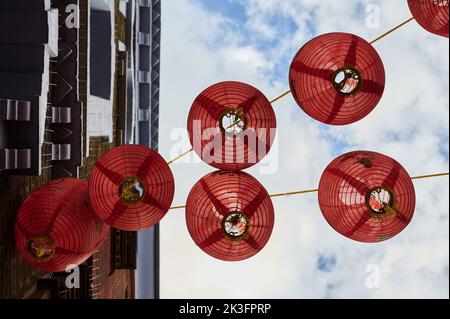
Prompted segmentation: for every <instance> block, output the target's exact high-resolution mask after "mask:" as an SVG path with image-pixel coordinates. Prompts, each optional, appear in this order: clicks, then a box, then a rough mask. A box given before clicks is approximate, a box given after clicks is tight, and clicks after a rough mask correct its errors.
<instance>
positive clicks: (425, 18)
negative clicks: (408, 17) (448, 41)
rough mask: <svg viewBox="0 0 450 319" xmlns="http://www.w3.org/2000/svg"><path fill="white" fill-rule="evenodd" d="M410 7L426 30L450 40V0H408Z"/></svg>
mask: <svg viewBox="0 0 450 319" xmlns="http://www.w3.org/2000/svg"><path fill="white" fill-rule="evenodd" d="M408 5H409V9H410V10H411V13H412V14H413V16H414V18H415V19H416V21H417V23H419V24H420V25H421V26H422V27H423V28H424V29H425V30H427V31H429V32H431V33H434V34H436V35H440V36H443V37H447V38H448V28H449V25H448V20H449V19H448V17H449V0H408Z"/></svg>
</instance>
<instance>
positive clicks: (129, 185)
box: [89, 145, 175, 231]
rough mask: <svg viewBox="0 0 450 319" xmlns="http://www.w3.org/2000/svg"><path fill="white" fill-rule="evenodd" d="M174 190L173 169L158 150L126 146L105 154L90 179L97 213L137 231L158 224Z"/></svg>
mask: <svg viewBox="0 0 450 319" xmlns="http://www.w3.org/2000/svg"><path fill="white" fill-rule="evenodd" d="M174 192H175V184H174V179H173V175H172V172H171V170H170V168H169V165H167V163H166V161H165V160H164V159H163V158H162V157H161V155H159V154H158V153H157V152H155V151H153V150H151V149H149V148H147V147H145V146H140V145H123V146H119V147H116V148H114V149H113V150H111V151H110V152H108V153H106V154H105V155H103V156H102V157H101V158H100V159H99V160H98V161H97V163H96V164H95V166H94V168H93V170H92V173H91V176H90V179H89V198H90V201H91V205H92V207H93V209H94V211H95V213H96V214H97V215H98V216H99V217H100V218H101V219H102V220H103V221H104V222H105V223H107V224H108V225H111V226H113V227H114V228H117V229H121V230H126V231H138V230H143V229H145V228H148V227H151V226H153V225H155V224H157V223H158V222H159V221H160V220H161V219H162V218H163V217H164V216H165V215H166V213H167V212H168V211H169V208H170V205H171V204H172V200H173V196H174Z"/></svg>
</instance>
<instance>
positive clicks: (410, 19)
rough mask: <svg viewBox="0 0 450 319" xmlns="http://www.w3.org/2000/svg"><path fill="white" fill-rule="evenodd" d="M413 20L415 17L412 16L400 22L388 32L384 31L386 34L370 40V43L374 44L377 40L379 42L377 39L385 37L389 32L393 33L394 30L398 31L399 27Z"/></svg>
mask: <svg viewBox="0 0 450 319" xmlns="http://www.w3.org/2000/svg"><path fill="white" fill-rule="evenodd" d="M413 20H414V17H411V18H409V19H408V20H406V21H405V22H403V23H400V24H399V25H398V26H396V27H395V28H393V29H391V30H389V31H388V32H386V33H384V34H382V35H380V36H379V37H378V38H376V39H375V40H373V41H372V42H370V44H374V43H375V42H377V41H379V40H381V39H383V38H384V37H386V36H388V35H389V34H391V33H392V32H394V31H397V30H398V29H400V28H401V27H403V26H405V25H407V24H408V23H410V22H411V21H413Z"/></svg>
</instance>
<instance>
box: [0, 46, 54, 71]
mask: <svg viewBox="0 0 450 319" xmlns="http://www.w3.org/2000/svg"><path fill="white" fill-rule="evenodd" d="M44 55H45V46H44V45H43V44H15V45H14V44H0V70H2V72H10V73H44Z"/></svg>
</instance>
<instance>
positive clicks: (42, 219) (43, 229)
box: [15, 178, 109, 272]
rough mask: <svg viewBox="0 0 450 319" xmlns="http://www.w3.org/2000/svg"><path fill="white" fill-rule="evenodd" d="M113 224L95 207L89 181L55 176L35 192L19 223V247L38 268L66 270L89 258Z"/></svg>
mask: <svg viewBox="0 0 450 319" xmlns="http://www.w3.org/2000/svg"><path fill="white" fill-rule="evenodd" d="M108 232H109V226H107V225H105V224H104V223H103V222H102V221H101V220H100V219H98V218H97V216H95V214H94V213H93V212H92V211H91V209H90V206H89V202H88V186H87V182H85V181H82V180H79V179H71V178H68V179H60V180H55V181H52V182H50V183H48V184H47V185H45V186H43V187H42V188H40V189H38V190H37V191H35V192H33V193H32V194H31V195H30V196H29V197H28V198H27V199H26V200H25V201H24V203H23V205H22V207H21V208H20V210H19V212H18V214H17V218H16V224H15V237H16V244H17V248H18V249H19V252H20V254H21V255H22V256H23V257H24V258H25V260H26V261H27V262H28V263H29V264H30V265H31V266H32V267H34V268H38V269H41V270H43V271H47V272H62V271H66V269H67V268H68V267H69V266H73V265H79V264H81V263H83V262H84V261H85V260H86V259H88V258H89V257H90V256H91V255H92V254H93V253H94V252H95V250H96V249H97V248H98V247H99V246H100V244H101V243H102V242H103V240H104V239H105V237H106V235H107V234H108Z"/></svg>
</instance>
